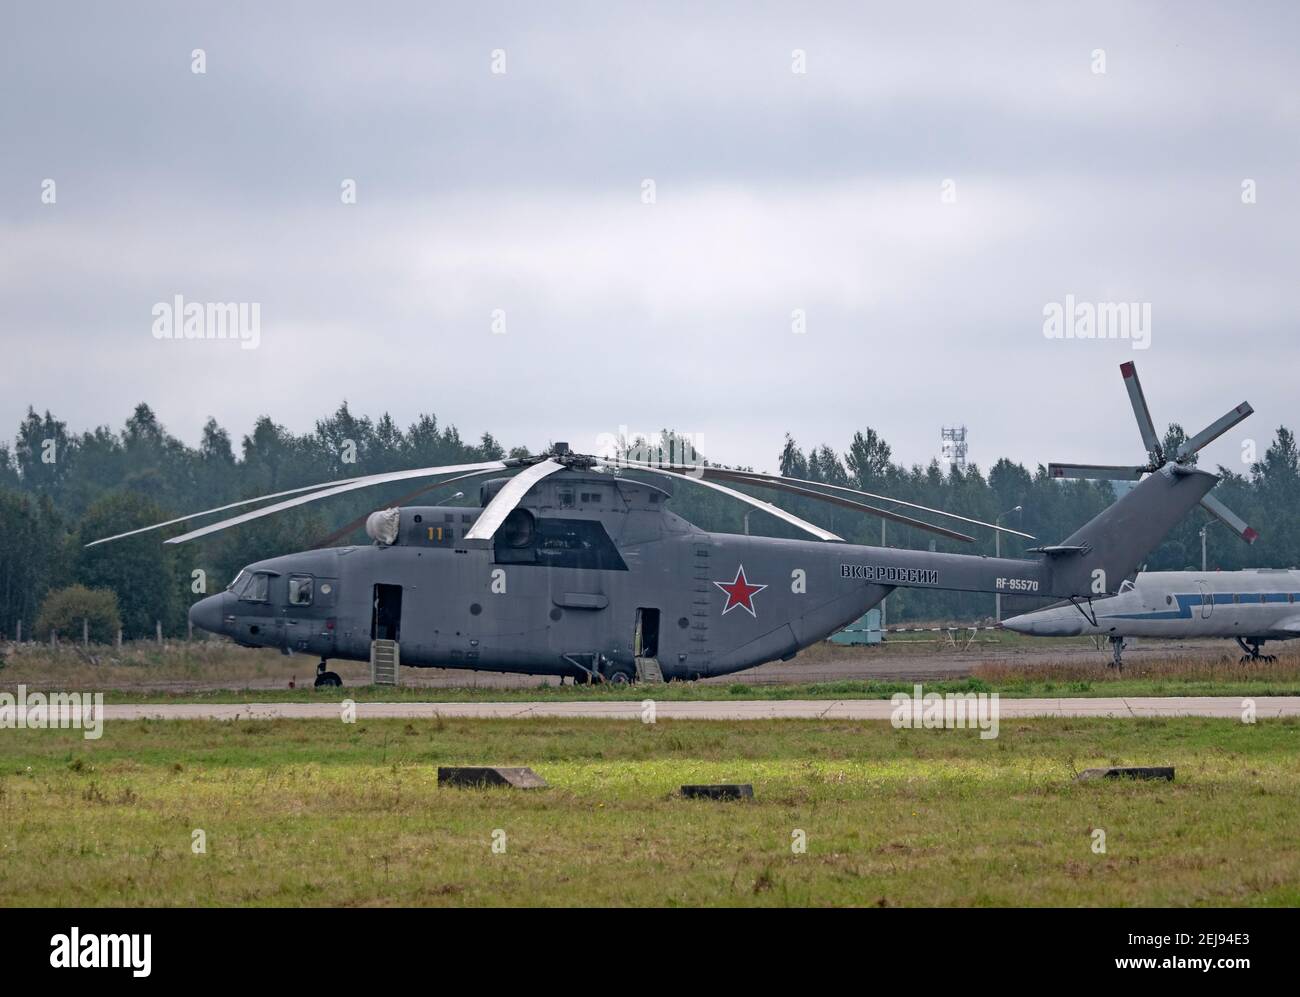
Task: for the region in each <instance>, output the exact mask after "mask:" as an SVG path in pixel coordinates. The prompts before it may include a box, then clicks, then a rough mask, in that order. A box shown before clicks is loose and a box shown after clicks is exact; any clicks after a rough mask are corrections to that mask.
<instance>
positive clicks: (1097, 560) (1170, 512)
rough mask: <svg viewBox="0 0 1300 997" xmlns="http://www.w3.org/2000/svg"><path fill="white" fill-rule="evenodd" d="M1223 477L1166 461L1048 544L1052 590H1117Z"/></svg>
mask: <svg viewBox="0 0 1300 997" xmlns="http://www.w3.org/2000/svg"><path fill="white" fill-rule="evenodd" d="M1218 480H1219V479H1218V478H1217V477H1215V476H1214V475H1213V474H1210V473H1208V472H1206V471H1198V470H1196V469H1194V468H1190V467H1183V466H1178V465H1174V464H1166V465H1165V466H1164V467H1162V468H1160V469H1159V470H1158V471H1156V472H1155V473H1154V474H1151V475H1148V476H1147V477H1146V478H1144V479H1143V480H1142V481H1141V482H1139V483H1138V484H1137V485H1136V486H1135V487H1134V488H1133V489H1132V490H1131V491H1130V492H1129V493H1128V494H1127V495H1125V496H1123V497H1122V498H1121V499H1119V500H1118V501H1117V502H1115V503H1114V504H1113V505H1111V506H1109V507H1108V508H1107V509H1106V510H1105V511H1103V512H1102V513H1101V514H1100V515H1098V516H1096V517H1094V518H1093V519H1091V520H1089V521H1088V522H1087V523H1085V524H1084V525H1083V526H1082V527H1080V528H1079V529H1078V530H1076V531H1075V532H1074V533H1073V534H1072V535H1071V536H1069V537H1068V538H1066V539H1065V540H1063V541H1061V543H1060V544H1057V545H1055V546H1054V547H1045V548H1042V549H1041V552H1042V553H1043V554H1045V555H1046V557H1047V563H1048V566H1049V569H1050V571H1051V589H1050V590H1051V591H1053V592H1057V593H1071V594H1074V595H1077V596H1082V597H1086V596H1089V595H1104V594H1106V593H1111V592H1116V591H1118V589H1119V585H1120V583H1121V582H1122V581H1123V580H1124V579H1125V578H1127V577H1128V576H1129V575H1131V574H1133V572H1134V571H1136V570H1137V569H1138V568H1139V567H1140V566H1141V565H1142V563H1143V562H1144V561H1145V560H1146V558H1147V555H1148V554H1150V553H1151V551H1153V550H1155V548H1156V547H1158V546H1159V545H1160V542H1161V541H1162V540H1164V538H1165V536H1166V535H1167V534H1168V533H1169V531H1170V530H1171V529H1173V528H1174V526H1176V525H1177V524H1178V523H1179V522H1180V521H1181V520H1182V518H1183V517H1184V516H1186V515H1187V513H1188V512H1190V511H1191V510H1192V509H1193V508H1195V507H1196V506H1197V505H1198V504H1199V503H1200V501H1201V499H1202V498H1203V497H1204V496H1205V495H1206V494H1207V493H1208V492H1209V490H1210V489H1211V488H1213V487H1214V485H1215V483H1216V482H1218Z"/></svg>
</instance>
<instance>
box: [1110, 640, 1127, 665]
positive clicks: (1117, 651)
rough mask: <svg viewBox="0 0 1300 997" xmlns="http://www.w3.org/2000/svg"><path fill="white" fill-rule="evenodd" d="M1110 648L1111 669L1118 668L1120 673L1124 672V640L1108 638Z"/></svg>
mask: <svg viewBox="0 0 1300 997" xmlns="http://www.w3.org/2000/svg"><path fill="white" fill-rule="evenodd" d="M1110 648H1111V652H1112V660H1111V667H1112V668H1118V669H1119V670H1120V671H1121V672H1122V671H1123V670H1124V638H1123V637H1112V638H1110Z"/></svg>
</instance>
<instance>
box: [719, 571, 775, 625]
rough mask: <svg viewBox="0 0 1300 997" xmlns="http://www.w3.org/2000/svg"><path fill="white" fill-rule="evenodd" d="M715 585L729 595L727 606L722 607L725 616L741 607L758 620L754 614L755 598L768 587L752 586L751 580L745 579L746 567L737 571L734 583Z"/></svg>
mask: <svg viewBox="0 0 1300 997" xmlns="http://www.w3.org/2000/svg"><path fill="white" fill-rule="evenodd" d="M713 584H714V585H716V586H718V588H720V589H722V591H724V592H726V593H727V604H726V605H725V606H723V607H722V615H723V616H726V615H727V614H728V613H730V612H731V611H732V610H733V609H735V608H736V607H737V606H739V607H740V608H741V609H743V610H744V611H745V612H747V613H748V614H749V615H750V616H752V617H754V618H755V619H757V618H758V614H757V613H755V612H754V596H755V595H757V594H758V593H759V592H762V591H763V589H765V588H767V586H766V585H751V584H750V582H749V579H748V578H746V577H745V566H744V565H743V564H742V565H741V566H740V567H739V568H737V569H736V578H735V580H734V581H730V582H714V583H713Z"/></svg>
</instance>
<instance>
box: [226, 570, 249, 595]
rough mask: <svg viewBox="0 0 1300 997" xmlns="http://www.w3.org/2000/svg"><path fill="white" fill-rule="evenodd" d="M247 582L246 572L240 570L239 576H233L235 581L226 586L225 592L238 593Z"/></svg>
mask: <svg viewBox="0 0 1300 997" xmlns="http://www.w3.org/2000/svg"><path fill="white" fill-rule="evenodd" d="M247 582H248V572H247V571H243V570H241V571H240V572H239V574H237V575H236V576H235V580H234V581H233V582H231V583H230V584H229V585H227V586H226V591H227V592H238V591H239V590H240V589H242V588H243V587H244V585H245V584H247Z"/></svg>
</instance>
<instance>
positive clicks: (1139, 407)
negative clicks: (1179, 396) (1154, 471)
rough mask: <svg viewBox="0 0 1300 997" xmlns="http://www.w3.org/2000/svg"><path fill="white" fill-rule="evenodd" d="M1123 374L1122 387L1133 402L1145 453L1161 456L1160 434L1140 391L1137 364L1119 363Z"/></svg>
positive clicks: (1131, 362)
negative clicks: (1145, 449) (1126, 390)
mask: <svg viewBox="0 0 1300 997" xmlns="http://www.w3.org/2000/svg"><path fill="white" fill-rule="evenodd" d="M1119 371H1120V373H1121V374H1123V375H1124V387H1125V388H1127V389H1128V400H1129V401H1130V402H1131V403H1132V404H1133V417H1134V418H1135V419H1137V424H1138V431H1139V432H1140V433H1141V434H1142V445H1143V446H1145V447H1146V448H1147V453H1150V454H1157V455H1160V456H1161V460H1162V462H1163V454H1162V453H1161V449H1160V436H1159V434H1158V433H1156V426H1155V423H1153V422H1152V421H1151V410H1150V409H1149V408H1147V396H1146V395H1145V394H1143V392H1142V382H1141V381H1139V380H1138V370H1137V364H1135V363H1134V362H1133V361H1132V360H1129V361H1127V362H1125V363H1122V364H1120V365H1119Z"/></svg>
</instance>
